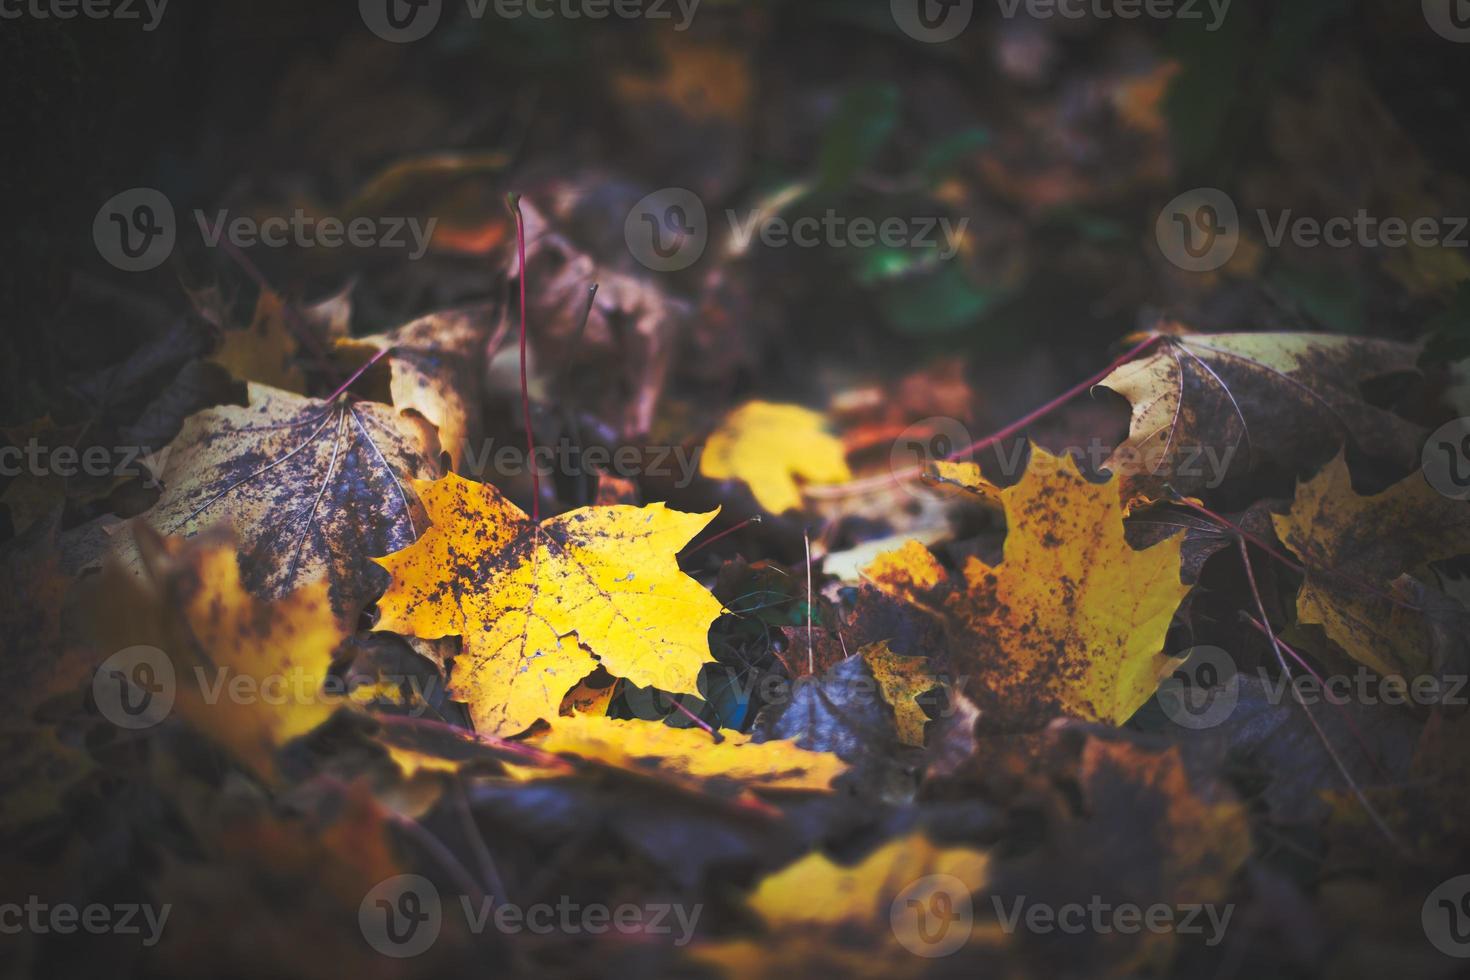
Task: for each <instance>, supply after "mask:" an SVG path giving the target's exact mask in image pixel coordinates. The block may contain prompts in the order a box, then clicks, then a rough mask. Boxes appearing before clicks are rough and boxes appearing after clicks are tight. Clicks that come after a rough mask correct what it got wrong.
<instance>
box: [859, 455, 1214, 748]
mask: <svg viewBox="0 0 1470 980" xmlns="http://www.w3.org/2000/svg"><path fill="white" fill-rule="evenodd" d="M978 492H980V493H982V494H983V495H985V496H987V497H991V496H993V495H995V494H996V491H995V490H994V488H993V487H989V486H985V487H980V488H978ZM998 495H999V498H1000V503H1001V505H1002V506H1003V507H1004V509H1005V515H1006V527H1007V532H1006V541H1005V553H1004V559H1003V561H1002V562H1001V563H1000V564H999V565H997V566H994V567H992V566H990V565H987V564H986V563H985V562H983V561H981V560H980V559H979V558H974V557H972V558H970V560H969V561H968V562H967V563H966V565H965V567H964V570H963V574H962V576H961V577H960V580H959V581H951V580H950V577H949V575H948V574H947V572H946V571H945V569H944V568H943V566H941V565H940V564H939V562H938V560H936V559H935V558H934V556H933V555H932V554H930V553H929V551H928V550H927V549H925V548H924V547H922V546H921V545H918V544H913V543H911V544H909V545H907V546H905V547H904V548H903V549H900V550H899V551H897V552H893V553H890V554H889V555H885V556H883V557H882V558H880V559H879V560H878V561H877V562H875V563H874V564H873V565H871V566H869V568H868V569H867V570H866V572H865V574H866V575H867V576H868V578H869V579H870V580H871V581H873V583H874V584H875V585H877V586H878V587H880V588H883V589H885V590H887V591H889V592H891V593H894V594H896V595H899V596H901V597H903V598H906V599H909V600H910V601H913V602H916V603H919V604H921V605H925V606H927V607H929V608H933V609H936V610H939V611H940V612H941V613H942V615H943V616H944V618H945V621H946V626H947V628H948V629H949V631H950V633H951V636H952V638H953V642H952V651H953V655H954V657H955V659H956V667H957V669H959V670H961V671H963V672H965V673H966V674H967V675H968V676H971V677H973V678H974V681H975V685H974V686H975V687H976V688H978V690H976V691H973V692H972V693H975V694H977V695H988V697H989V699H990V700H991V702H992V703H990V704H984V703H982V704H981V707H982V709H986V710H994V711H997V713H998V714H999V715H1001V716H1011V717H1018V718H1019V717H1022V716H1027V717H1031V718H1036V719H1040V718H1042V717H1045V712H1047V711H1056V710H1060V711H1063V712H1065V713H1067V714H1070V715H1073V716H1076V717H1078V718H1084V719H1087V720H1091V721H1107V722H1111V723H1112V724H1115V725H1121V724H1122V723H1123V722H1125V721H1127V720H1128V718H1129V717H1130V716H1131V715H1132V714H1133V713H1134V712H1135V711H1137V710H1138V708H1139V707H1140V706H1141V705H1142V704H1143V703H1144V702H1145V701H1147V700H1148V699H1149V698H1150V697H1151V696H1152V695H1153V693H1154V691H1155V690H1156V689H1157V688H1158V684H1159V680H1160V679H1161V677H1162V676H1163V675H1164V674H1165V673H1166V672H1167V671H1168V670H1169V669H1170V668H1171V667H1172V665H1173V661H1172V660H1171V658H1168V657H1166V656H1164V655H1162V653H1161V650H1162V648H1163V646H1164V638H1165V635H1166V634H1167V632H1168V629H1169V623H1170V621H1171V620H1172V619H1173V617H1174V611H1175V610H1176V609H1177V608H1178V607H1179V603H1180V602H1181V601H1183V599H1184V596H1185V595H1186V594H1187V593H1188V592H1189V587H1188V586H1186V585H1184V584H1183V583H1182V582H1180V580H1179V569H1180V545H1181V542H1180V539H1179V538H1178V537H1177V536H1176V537H1174V538H1169V539H1167V540H1164V541H1161V542H1159V543H1158V544H1156V545H1154V546H1152V547H1150V548H1148V549H1146V550H1143V551H1135V550H1134V549H1133V548H1131V547H1130V546H1129V545H1128V542H1127V541H1126V540H1125V538H1124V536H1123V506H1122V501H1121V500H1120V498H1119V493H1118V483H1117V481H1116V480H1114V481H1110V482H1108V483H1102V484H1098V483H1091V482H1089V481H1088V480H1087V479H1086V478H1085V477H1083V475H1082V474H1081V472H1080V471H1079V470H1078V469H1077V465H1076V463H1075V462H1074V461H1073V460H1072V459H1071V458H1070V457H1057V456H1053V455H1052V454H1050V453H1048V452H1047V451H1046V450H1044V449H1041V448H1039V447H1035V446H1033V447H1032V450H1031V462H1030V465H1029V466H1028V467H1027V469H1026V473H1025V475H1024V476H1023V477H1022V478H1021V481H1020V482H1019V483H1017V484H1016V485H1015V486H1012V487H1007V488H1005V489H1004V490H1000V491H998Z"/></svg>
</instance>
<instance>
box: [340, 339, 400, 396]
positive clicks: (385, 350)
mask: <svg viewBox="0 0 1470 980" xmlns="http://www.w3.org/2000/svg"><path fill="white" fill-rule="evenodd" d="M391 353H393V348H392V347H384V348H383V349H382V350H380V351H378V352H377V353H376V354H374V355H373V356H372V357H370V358H368V361H367V363H366V364H364V365H363V366H362V367H360V368H358V369H357V370H356V371H354V372H352V377H350V378H348V379H347V380H346V381H344V382H342V386H341V387H340V388H338V389H337V390H336V391H334V392H332V393H331V394H330V395H328V396H327V397H326V398H325V399H324V401H329V402H333V401H336V400H337V398H338V397H339V396H341V395H342V393H343V392H345V391H346V390H347V389H348V388H351V387H352V386H353V384H354V383H356V381H357V379H358V378H360V377H362V376H363V375H364V374H367V373H368V369H369V368H371V367H372V366H373V365H374V364H376V363H378V362H379V361H381V360H382V359H383V358H385V357H387V356H388V355H389V354H391Z"/></svg>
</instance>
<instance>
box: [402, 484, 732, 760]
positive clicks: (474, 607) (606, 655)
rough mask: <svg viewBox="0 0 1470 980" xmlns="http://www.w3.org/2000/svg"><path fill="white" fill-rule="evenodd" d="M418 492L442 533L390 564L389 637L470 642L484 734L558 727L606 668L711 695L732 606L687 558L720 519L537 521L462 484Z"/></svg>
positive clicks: (611, 515) (629, 512)
mask: <svg viewBox="0 0 1470 980" xmlns="http://www.w3.org/2000/svg"><path fill="white" fill-rule="evenodd" d="M414 489H415V491H416V492H417V494H418V495H419V498H420V499H421V500H423V502H424V506H425V508H426V509H427V511H428V513H429V518H430V520H431V521H432V522H433V526H432V527H431V528H429V530H428V531H426V532H425V533H424V535H423V536H422V537H421V538H419V539H418V541H417V542H415V543H414V544H412V545H411V546H409V547H407V548H405V549H404V550H402V551H399V552H396V553H394V554H391V555H388V556H387V557H385V558H382V559H379V560H378V564H379V565H381V566H382V567H383V568H385V569H387V570H388V571H389V572H390V573H391V574H392V577H393V582H392V584H391V585H390V586H389V588H388V591H387V592H386V593H384V595H383V597H382V599H381V600H380V601H379V604H378V606H379V609H380V610H381V612H382V618H381V619H380V620H379V622H378V627H377V628H378V629H385V630H393V631H395V632H399V633H404V634H406V635H410V636H417V637H422V638H426V639H432V638H436V637H441V636H449V635H458V636H462V637H463V638H464V652H463V653H462V654H461V655H460V659H459V660H458V661H456V663H455V666H454V672H453V675H452V677H451V688H450V692H451V694H452V695H453V696H455V697H456V698H459V699H461V700H464V701H466V702H467V703H468V704H469V706H470V712H471V715H472V716H473V718H474V720H475V726H476V728H477V729H479V730H480V731H483V732H487V733H489V734H495V735H514V734H518V733H520V732H522V731H525V729H526V728H528V727H529V726H530V725H531V724H532V723H533V722H535V721H536V720H538V719H542V718H545V719H551V718H555V717H556V716H557V714H558V710H559V708H560V705H561V702H562V698H563V696H564V695H565V694H566V693H567V691H568V690H570V689H571V688H572V686H573V685H575V684H576V683H577V682H578V681H580V680H581V679H582V678H584V677H586V676H587V675H588V674H589V673H591V672H592V670H593V668H595V667H596V666H597V665H598V663H599V661H600V662H601V663H602V665H603V666H605V667H606V668H607V670H608V672H609V673H611V674H613V675H614V676H616V677H624V678H627V679H628V680H629V681H631V682H633V683H635V684H639V685H642V686H646V687H657V688H659V689H660V690H664V691H669V692H672V693H679V694H694V695H698V694H699V687H698V684H697V681H698V677H699V670H700V667H701V666H702V665H703V664H704V663H706V662H709V660H710V657H709V644H708V642H707V640H706V637H705V634H706V632H707V631H708V630H709V625H710V623H711V622H713V620H714V618H715V617H716V616H718V615H719V614H720V611H721V610H720V603H719V601H718V600H716V599H715V597H714V596H712V595H710V594H709V593H708V592H707V591H705V589H704V588H703V587H701V586H700V585H699V584H698V583H697V582H695V581H694V580H693V579H691V578H689V577H688V576H687V575H685V574H684V573H683V572H682V571H680V570H679V565H678V562H677V561H675V558H674V556H675V555H676V554H677V553H678V551H679V550H680V549H681V548H683V547H684V545H685V544H687V543H688V541H689V540H690V539H691V538H692V537H694V535H696V534H698V533H699V531H700V530H701V529H702V528H704V526H705V525H706V524H708V523H709V522H710V521H711V520H712V519H713V518H714V516H715V514H714V513H709V514H684V513H680V512H678V511H673V510H669V509H668V508H666V507H665V506H664V505H663V504H653V505H650V506H648V507H641V508H639V507H586V508H582V509H581V510H576V511H572V512H571V513H568V514H563V515H561V516H560V517H556V518H552V519H549V520H546V521H543V522H542V523H541V524H539V525H537V524H533V523H532V522H531V520H530V519H529V518H528V517H527V516H526V515H525V514H524V513H523V512H522V511H521V510H520V509H519V508H518V507H516V506H515V505H514V504H512V503H511V502H510V501H508V500H506V499H505V498H504V497H503V496H501V495H500V492H499V491H498V490H496V489H495V488H494V487H492V486H489V485H487V484H481V483H473V482H471V481H469V480H465V479H463V478H461V477H459V476H456V475H453V474H451V475H449V476H447V477H445V478H444V479H443V480H440V481H438V482H428V481H416V482H415V484H414Z"/></svg>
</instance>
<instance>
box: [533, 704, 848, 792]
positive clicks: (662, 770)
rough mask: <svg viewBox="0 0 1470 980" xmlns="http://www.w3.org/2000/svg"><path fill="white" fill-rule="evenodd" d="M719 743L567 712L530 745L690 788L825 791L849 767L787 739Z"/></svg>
mask: <svg viewBox="0 0 1470 980" xmlns="http://www.w3.org/2000/svg"><path fill="white" fill-rule="evenodd" d="M719 734H720V739H721V741H719V742H718V743H717V742H716V741H715V740H714V739H713V738H712V737H711V736H710V735H709V733H707V732H704V731H701V730H700V729H698V728H673V727H671V726H669V725H664V724H661V723H659V722H651V721H637V720H628V721H621V720H617V719H613V718H594V717H588V716H586V715H571V716H568V717H564V718H557V719H555V720H553V721H552V723H551V731H550V732H548V733H547V734H545V735H542V736H539V737H537V738H535V739H534V740H533V744H535V745H536V746H537V747H539V748H541V749H544V750H545V751H547V752H555V753H558V754H565V755H573V756H577V757H579V758H582V759H591V760H594V761H597V762H601V763H605V764H607V765H610V766H615V767H617V768H619V769H626V770H628V771H629V772H634V773H639V774H642V775H648V776H652V777H655V778H661V779H669V780H673V781H676V782H684V783H691V784H695V785H701V784H705V785H709V784H713V785H718V784H720V783H723V782H728V783H729V784H731V785H733V786H737V787H740V788H743V789H755V790H762V789H765V790H813V791H818V792H822V791H826V790H829V789H831V785H832V780H834V779H836V778H837V777H838V776H840V775H842V773H843V772H845V771H846V769H847V766H846V765H844V764H843V763H842V761H841V760H840V759H838V758H837V757H836V756H834V755H832V754H831V753H828V752H808V751H807V750H805V749H801V748H797V747H796V745H795V744H794V743H792V742H789V741H787V742H781V741H770V742H755V741H752V739H751V737H750V736H749V735H742V734H741V733H739V732H730V731H726V732H720V733H719Z"/></svg>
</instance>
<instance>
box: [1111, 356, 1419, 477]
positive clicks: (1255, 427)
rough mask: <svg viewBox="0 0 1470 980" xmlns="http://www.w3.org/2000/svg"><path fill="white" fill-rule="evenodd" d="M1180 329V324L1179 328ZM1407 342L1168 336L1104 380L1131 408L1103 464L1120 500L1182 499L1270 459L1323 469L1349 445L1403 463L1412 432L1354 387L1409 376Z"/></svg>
mask: <svg viewBox="0 0 1470 980" xmlns="http://www.w3.org/2000/svg"><path fill="white" fill-rule="evenodd" d="M1175 329H1176V330H1177V328H1175ZM1417 356H1418V351H1417V350H1416V349H1415V348H1414V347H1413V346H1411V345H1408V344H1400V343H1395V342H1392V341H1387V340H1374V339H1367V338H1359V337H1335V336H1329V335H1326V334H1306V333H1303V334H1292V333H1252V334H1244V333H1240V334H1234V333H1232V334H1190V333H1184V332H1176V333H1170V334H1167V335H1166V336H1164V337H1162V338H1161V339H1160V341H1159V342H1158V344H1157V345H1156V346H1155V348H1154V349H1153V350H1152V351H1151V352H1150V353H1149V354H1147V355H1146V356H1144V357H1142V358H1140V359H1138V360H1136V361H1133V362H1131V363H1128V364H1125V365H1123V366H1122V367H1120V368H1118V369H1117V370H1116V371H1114V372H1113V373H1112V374H1110V375H1108V377H1107V378H1105V379H1104V380H1103V381H1102V386H1103V387H1105V388H1111V389H1112V390H1113V391H1116V392H1117V393H1118V394H1120V395H1122V396H1123V397H1124V398H1126V399H1128V401H1129V402H1130V403H1132V405H1133V419H1132V423H1131V426H1130V429H1129V433H1128V439H1127V440H1126V441H1125V442H1124V443H1123V444H1122V445H1120V446H1119V447H1118V448H1117V449H1116V450H1114V452H1113V454H1112V456H1110V457H1109V458H1108V461H1107V462H1106V463H1105V464H1104V466H1105V467H1106V468H1107V469H1110V470H1112V471H1113V472H1114V473H1117V474H1119V475H1120V476H1121V477H1122V480H1123V496H1124V499H1125V500H1127V501H1129V502H1130V504H1131V502H1132V501H1134V500H1136V499H1140V498H1142V499H1146V500H1157V499H1160V498H1162V497H1164V496H1167V491H1166V490H1165V489H1164V487H1165V485H1166V484H1167V485H1168V486H1170V487H1172V488H1173V489H1174V490H1176V491H1178V492H1179V493H1182V494H1185V495H1190V494H1193V493H1195V492H1196V491H1198V490H1200V489H1204V488H1213V487H1216V486H1219V485H1220V483H1221V482H1223V481H1224V480H1225V478H1226V477H1227V476H1231V475H1239V474H1244V473H1247V472H1249V471H1251V470H1253V469H1255V468H1256V467H1258V466H1260V465H1262V464H1263V463H1265V462H1267V461H1268V460H1269V461H1273V462H1276V463H1278V464H1280V465H1281V466H1283V467H1286V468H1287V469H1288V470H1290V471H1295V472H1298V473H1300V472H1306V471H1309V470H1311V469H1312V468H1314V467H1315V466H1317V465H1320V464H1321V463H1322V462H1324V461H1325V460H1326V459H1327V458H1328V457H1330V456H1331V455H1332V453H1333V452H1334V451H1336V449H1337V448H1338V447H1339V446H1340V445H1341V444H1342V442H1343V441H1344V440H1352V441H1354V442H1356V443H1357V444H1358V445H1359V446H1361V447H1362V448H1363V449H1364V450H1365V451H1367V452H1368V453H1370V454H1371V455H1374V456H1378V457H1381V458H1383V459H1386V460H1391V461H1394V462H1398V463H1404V464H1407V463H1409V462H1410V461H1411V460H1412V459H1413V457H1414V454H1415V453H1416V452H1417V450H1418V438H1419V435H1420V430H1419V427H1418V426H1416V425H1414V424H1412V423H1410V422H1408V421H1406V420H1404V419H1401V418H1399V417H1398V416H1396V415H1393V414H1392V413H1390V412H1387V411H1384V410H1383V409H1380V408H1376V407H1374V406H1372V405H1370V404H1368V402H1366V401H1365V400H1364V399H1363V396H1362V392H1361V390H1360V388H1361V385H1362V384H1363V383H1364V382H1365V381H1368V380H1370V379H1373V378H1378V377H1382V376H1385V375H1390V374H1396V373H1404V372H1412V371H1413V370H1414V369H1415V360H1416V358H1417Z"/></svg>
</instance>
